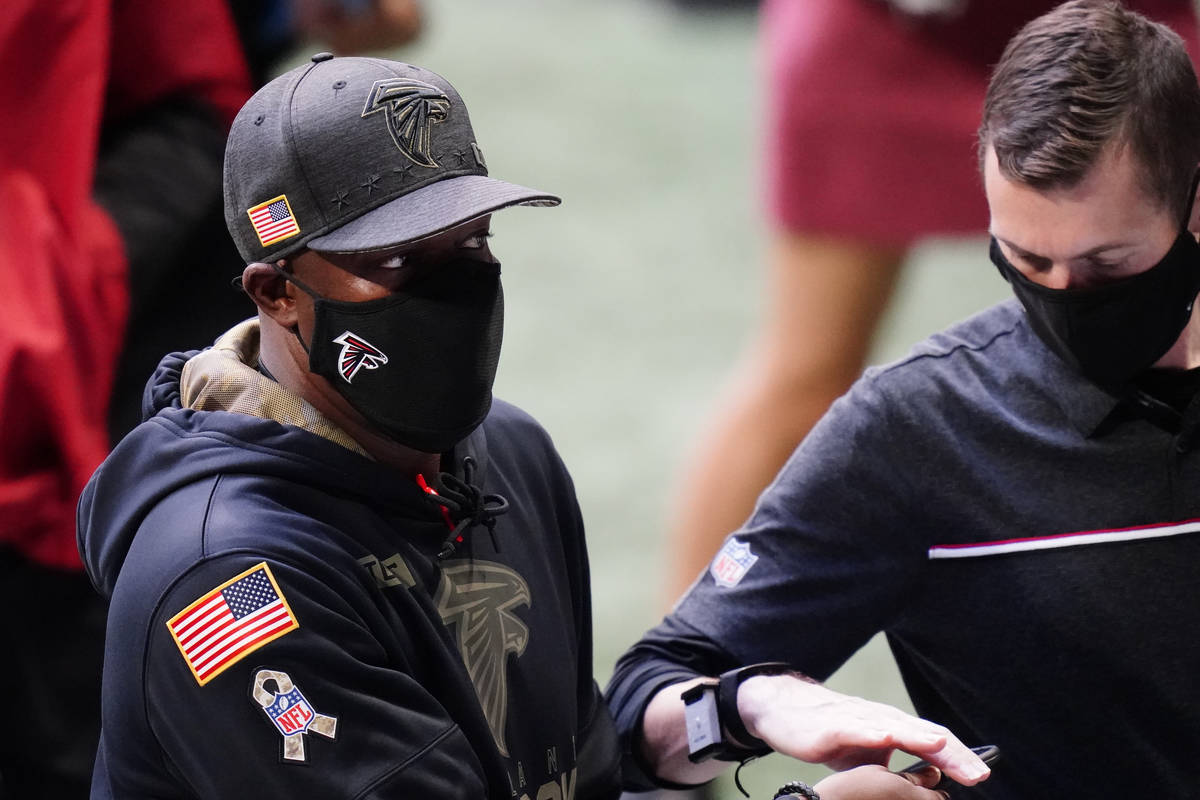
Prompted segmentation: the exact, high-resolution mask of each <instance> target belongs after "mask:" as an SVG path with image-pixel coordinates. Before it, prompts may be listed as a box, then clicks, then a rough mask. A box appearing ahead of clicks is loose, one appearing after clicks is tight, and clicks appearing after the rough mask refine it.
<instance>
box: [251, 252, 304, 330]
mask: <svg viewBox="0 0 1200 800" xmlns="http://www.w3.org/2000/svg"><path fill="white" fill-rule="evenodd" d="M281 266H282V264H281ZM242 288H243V289H244V290H245V291H246V294H248V295H250V299H251V300H253V301H254V305H256V306H258V310H259V311H260V312H262V313H263V314H266V315H267V316H268V317H270V318H271V319H273V320H275V322H277V323H279V325H281V326H283V327H284V328H290V327H292V326H293V325H295V324H296V300H295V297H293V295H292V290H291V289H290V288H289V287H288V282H287V279H286V278H284V277H283V275H281V274H280V273H279V271H278V270H276V269H275V268H274V267H272V266H271V265H270V264H263V263H261V262H256V263H254V264H247V265H246V269H244V270H243V271H242Z"/></svg>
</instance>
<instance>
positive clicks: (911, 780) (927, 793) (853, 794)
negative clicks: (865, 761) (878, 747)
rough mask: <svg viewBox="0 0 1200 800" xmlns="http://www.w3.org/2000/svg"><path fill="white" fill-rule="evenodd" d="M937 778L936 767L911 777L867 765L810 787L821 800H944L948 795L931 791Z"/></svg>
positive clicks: (838, 773)
mask: <svg viewBox="0 0 1200 800" xmlns="http://www.w3.org/2000/svg"><path fill="white" fill-rule="evenodd" d="M940 777H941V776H940V773H938V771H937V768H936V767H931V768H929V771H927V772H921V773H916V774H911V775H910V774H904V773H895V772H888V771H887V770H886V769H884V768H883V767H877V766H866V767H858V768H856V769H851V770H847V771H845V772H836V773H834V774H833V775H830V776H828V777H827V778H825V779H824V780H822V781H821V782H820V783H818V784H817V785H816V786H814V787H813V788H814V789H816V791H817V793H818V794H820V796H821V798H822V800H946V799H947V798H948V797H949V795H948V794H946V793H945V792H942V791H940V790H937V789H933V788H932V787H933V786H934V785H936V784H937V781H938V779H939V778H940Z"/></svg>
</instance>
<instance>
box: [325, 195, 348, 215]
mask: <svg viewBox="0 0 1200 800" xmlns="http://www.w3.org/2000/svg"><path fill="white" fill-rule="evenodd" d="M329 202H331V203H336V204H337V210H338V211H341V210H342V208H343V207H345V206H348V205H350V193H349V192H347V191H339V192H338V193H337V194H335V195H334V196H333V197H331V198H330V199H329Z"/></svg>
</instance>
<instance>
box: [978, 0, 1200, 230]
mask: <svg viewBox="0 0 1200 800" xmlns="http://www.w3.org/2000/svg"><path fill="white" fill-rule="evenodd" d="M1110 143H1112V144H1118V143H1119V144H1127V145H1129V146H1130V147H1131V148H1132V152H1133V154H1134V155H1135V156H1136V157H1137V161H1138V163H1139V164H1140V165H1141V166H1142V167H1143V168H1144V170H1145V171H1144V180H1143V182H1142V185H1143V189H1144V190H1145V191H1146V193H1147V194H1148V195H1149V196H1150V197H1152V198H1154V199H1156V200H1158V201H1160V202H1162V204H1163V205H1164V206H1165V207H1166V208H1168V209H1169V210H1171V211H1172V212H1173V213H1176V214H1178V215H1179V216H1180V217H1182V216H1183V214H1184V213H1186V209H1187V205H1188V203H1190V200H1191V198H1188V197H1187V193H1188V189H1189V188H1190V187H1191V180H1192V176H1193V174H1194V173H1195V171H1196V165H1197V162H1198V161H1200V86H1198V85H1197V82H1196V73H1195V72H1194V71H1193V69H1192V62H1191V61H1190V60H1189V59H1188V55H1187V51H1186V49H1185V48H1184V45H1183V40H1181V39H1180V38H1179V36H1178V35H1176V34H1175V32H1174V31H1172V30H1171V29H1169V28H1167V27H1166V26H1165V25H1161V24H1158V23H1155V22H1151V21H1150V20H1148V19H1146V18H1145V17H1143V16H1141V15H1140V14H1135V13H1134V12H1132V11H1129V10H1128V9H1126V8H1123V7H1122V6H1121V4H1120V3H1119V2H1115V1H1114V0H1102V1H1098V0H1071V2H1067V3H1063V4H1062V5H1060V6H1058V7H1057V8H1055V9H1054V10H1052V11H1050V12H1049V13H1047V14H1044V15H1043V16H1041V17H1038V18H1037V19H1035V20H1033V21H1032V22H1030V23H1028V24H1027V25H1026V26H1025V27H1024V28H1022V29H1021V30H1020V31H1019V32H1018V33H1017V35H1016V36H1014V37H1013V39H1012V40H1011V41H1010V42H1009V43H1008V46H1007V47H1006V48H1005V49H1004V54H1003V55H1002V56H1001V57H1000V62H999V63H998V64H997V65H996V68H995V70H994V71H993V73H992V80H991V83H990V84H989V85H988V91H987V99H986V100H985V102H984V108H983V122H982V124H981V125H980V128H979V158H980V165H982V164H983V158H984V156H985V154H986V152H987V148H988V147H989V146H991V147H993V148H994V149H995V151H996V157H997V160H998V161H999V164H1000V171H1001V173H1002V174H1004V175H1005V176H1006V177H1008V178H1010V179H1013V180H1017V181H1019V182H1021V183H1024V184H1027V185H1029V186H1031V187H1033V188H1035V189H1043V190H1044V189H1051V188H1070V187H1071V186H1074V185H1076V184H1077V183H1078V182H1079V181H1081V180H1082V179H1083V178H1084V176H1085V175H1086V174H1087V172H1088V170H1089V169H1090V168H1091V167H1092V165H1093V164H1095V163H1096V161H1097V160H1098V158H1099V156H1100V154H1101V152H1102V151H1103V150H1104V149H1105V147H1106V146H1107V145H1109V144H1110Z"/></svg>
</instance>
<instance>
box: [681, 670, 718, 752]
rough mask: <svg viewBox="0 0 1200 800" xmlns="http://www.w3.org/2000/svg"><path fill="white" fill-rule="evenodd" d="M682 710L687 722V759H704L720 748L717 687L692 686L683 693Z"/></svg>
mask: <svg viewBox="0 0 1200 800" xmlns="http://www.w3.org/2000/svg"><path fill="white" fill-rule="evenodd" d="M682 697H683V703H684V705H683V712H684V719H685V720H686V722H687V737H688V759H689V760H691V761H704V760H706V759H709V758H712V757H713V756H714V755H716V754H717V752H719V751H720V750H721V747H722V740H721V718H720V715H719V714H718V713H717V687H716V685H714V684H711V683H708V684H704V683H702V684H700V685H698V686H693V687H692V688H691V689H688V690H687V691H686V692H684V693H683V695H682Z"/></svg>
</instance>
